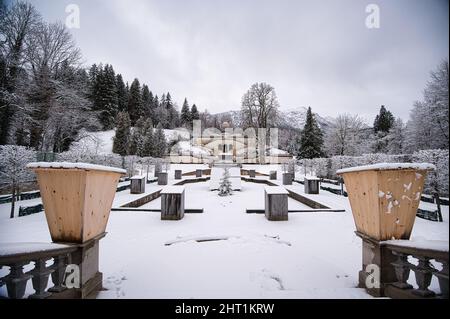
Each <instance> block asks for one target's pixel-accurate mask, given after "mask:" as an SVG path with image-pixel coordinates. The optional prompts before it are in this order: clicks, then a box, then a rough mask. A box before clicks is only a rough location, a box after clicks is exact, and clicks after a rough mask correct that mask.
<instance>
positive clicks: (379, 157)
mask: <svg viewBox="0 0 450 319" xmlns="http://www.w3.org/2000/svg"><path fill="white" fill-rule="evenodd" d="M448 161H449V151H448V150H423V151H417V152H415V153H413V154H412V155H408V154H402V155H390V154H383V153H377V154H364V155H362V156H333V157H331V158H315V159H311V160H310V159H302V160H300V161H299V164H300V165H301V166H302V167H303V171H304V172H306V173H307V174H315V175H317V176H318V177H322V178H331V179H337V178H338V176H337V175H336V171H337V170H339V169H342V168H348V167H354V166H363V165H371V164H377V163H411V162H420V163H430V164H434V165H435V166H436V171H435V172H431V173H429V174H428V177H427V180H426V184H425V193H428V194H431V193H433V190H437V191H438V192H439V194H440V195H441V196H448V194H449V183H448V178H449V164H448Z"/></svg>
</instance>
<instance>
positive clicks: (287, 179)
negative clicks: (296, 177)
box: [283, 173, 293, 185]
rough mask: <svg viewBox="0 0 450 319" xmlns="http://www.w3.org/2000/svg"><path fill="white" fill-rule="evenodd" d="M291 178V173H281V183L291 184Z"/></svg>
mask: <svg viewBox="0 0 450 319" xmlns="http://www.w3.org/2000/svg"><path fill="white" fill-rule="evenodd" d="M292 179H293V177H292V174H291V173H283V185H292Z"/></svg>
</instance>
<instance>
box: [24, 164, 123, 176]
mask: <svg viewBox="0 0 450 319" xmlns="http://www.w3.org/2000/svg"><path fill="white" fill-rule="evenodd" d="M26 167H27V168H29V169H31V170H36V169H74V170H85V171H103V172H112V173H119V174H122V175H125V174H126V173H127V171H126V170H124V169H122V168H117V167H111V166H104V165H97V164H88V163H70V162H34V163H29V164H27V166H26Z"/></svg>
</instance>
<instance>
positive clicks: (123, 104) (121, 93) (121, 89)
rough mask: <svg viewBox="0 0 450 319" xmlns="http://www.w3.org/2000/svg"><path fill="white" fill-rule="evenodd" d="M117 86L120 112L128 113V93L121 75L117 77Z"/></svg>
mask: <svg viewBox="0 0 450 319" xmlns="http://www.w3.org/2000/svg"><path fill="white" fill-rule="evenodd" d="M116 86H117V100H118V101H117V102H118V111H119V112H123V111H126V110H127V108H128V91H127V87H126V86H125V83H124V81H123V78H122V75H121V74H117V76H116Z"/></svg>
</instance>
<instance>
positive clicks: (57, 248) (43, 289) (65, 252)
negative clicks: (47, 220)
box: [0, 243, 77, 299]
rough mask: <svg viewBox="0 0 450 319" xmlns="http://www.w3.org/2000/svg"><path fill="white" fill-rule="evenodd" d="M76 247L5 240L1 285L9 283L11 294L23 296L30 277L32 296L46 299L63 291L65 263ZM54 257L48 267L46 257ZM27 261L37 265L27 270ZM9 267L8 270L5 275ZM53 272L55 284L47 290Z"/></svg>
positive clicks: (0, 248) (0, 258) (0, 252)
mask: <svg viewBox="0 0 450 319" xmlns="http://www.w3.org/2000/svg"><path fill="white" fill-rule="evenodd" d="M76 250H77V247H76V246H70V245H60V244H49V243H42V244H41V243H24V244H20V243H18V244H2V245H1V246H0V270H1V272H0V276H1V277H0V287H1V286H3V285H5V286H6V291H7V296H8V297H9V298H12V299H21V298H23V297H24V295H25V290H26V286H27V283H28V281H29V280H30V279H31V281H32V284H33V289H34V290H35V292H34V294H32V295H30V296H29V298H35V299H43V298H48V297H50V296H51V295H52V293H60V292H62V291H64V290H65V288H64V287H63V279H64V275H65V270H66V266H67V265H68V264H69V263H71V254H72V253H73V252H75V251H76ZM52 259H53V265H51V266H48V267H47V265H46V264H47V261H49V260H52ZM33 264H34V265H33ZM28 265H29V266H34V267H33V268H32V269H31V270H29V271H26V272H25V271H24V268H25V267H27V268H29V267H28ZM7 267H9V273H8V274H5V275H3V276H2V273H5V272H4V270H5V269H4V268H7ZM50 275H51V277H52V281H53V287H52V288H50V289H48V290H47V286H48V282H49V280H48V279H49V276H50Z"/></svg>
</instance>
